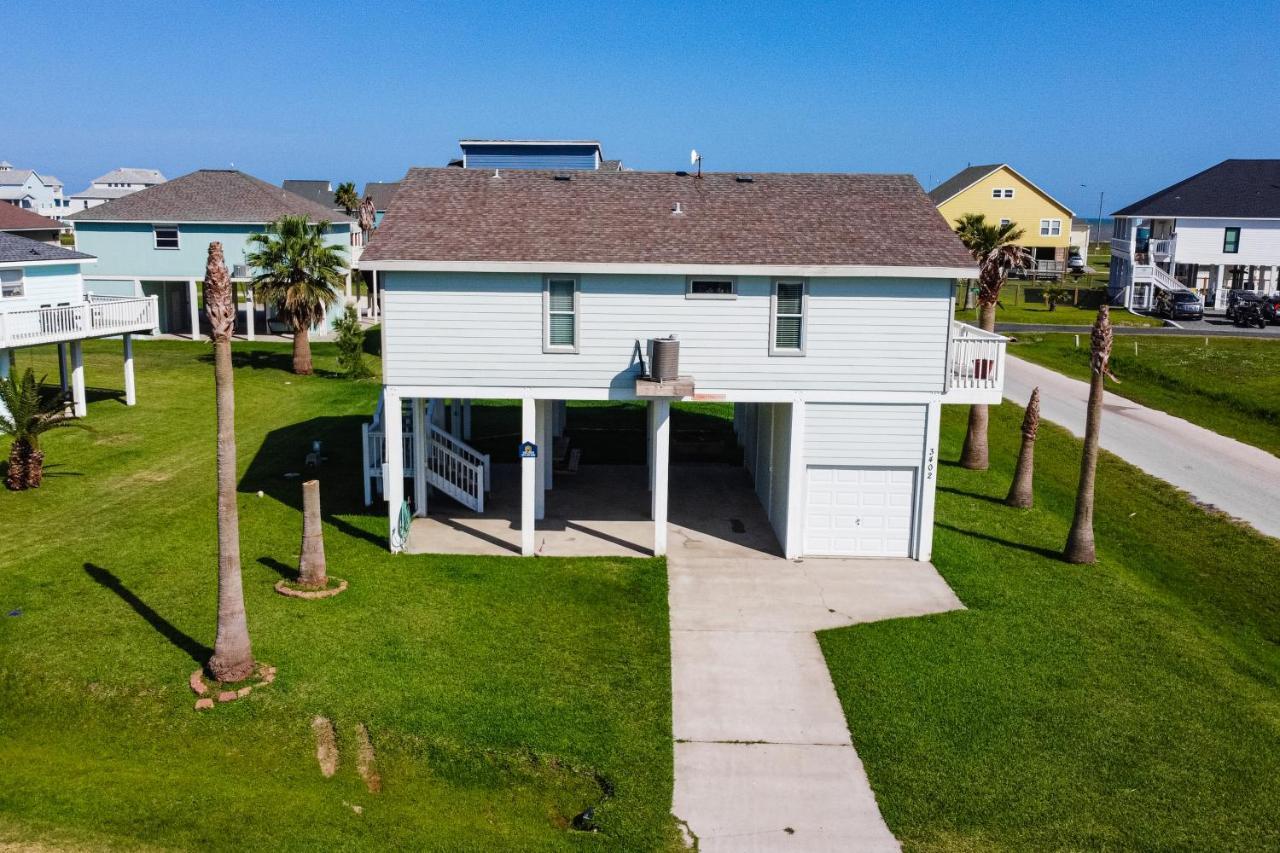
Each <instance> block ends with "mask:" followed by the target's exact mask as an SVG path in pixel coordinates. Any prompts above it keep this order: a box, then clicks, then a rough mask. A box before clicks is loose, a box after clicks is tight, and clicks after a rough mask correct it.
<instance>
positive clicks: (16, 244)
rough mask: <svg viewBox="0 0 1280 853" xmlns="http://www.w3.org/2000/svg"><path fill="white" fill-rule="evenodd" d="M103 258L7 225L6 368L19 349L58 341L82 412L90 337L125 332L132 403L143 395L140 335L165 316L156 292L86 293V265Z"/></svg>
mask: <svg viewBox="0 0 1280 853" xmlns="http://www.w3.org/2000/svg"><path fill="white" fill-rule="evenodd" d="M95 260H96V258H94V257H93V256H92V255H86V254H83V253H81V252H73V251H71V250H70V249H65V248H63V247H61V246H50V245H48V244H47V243H39V242H37V241H35V240H29V239H27V238H26V237H20V236H18V235H16V234H9V233H6V232H0V376H8V375H9V371H10V369H11V366H12V361H13V351H14V350H17V349H21V348H23V347H32V346H41V345H45V344H57V345H58V366H59V370H60V373H61V380H62V386H63V389H64V390H67V389H68V388H69V390H70V391H71V395H72V402H73V406H74V410H75V413H76V415H77V416H78V417H83V416H84V415H85V414H86V412H87V411H88V409H87V405H86V399H85V386H84V353H83V349H82V345H83V342H84V341H85V340H87V339H89V338H107V337H117V336H119V337H120V338H121V339H122V342H123V346H124V395H125V403H126V404H127V405H130V406H132V405H133V404H134V402H135V400H136V394H135V390H134V378H133V335H134V334H135V333H138V332H148V333H149V332H152V331H154V330H155V328H156V324H157V316H158V314H157V310H156V301H155V298H154V297H152V298H136V299H131V298H125V297H116V296H97V295H93V294H88V293H86V292H85V288H84V278H83V276H82V275H81V272H80V268H81V267H82V266H83V265H85V264H92V263H94V261H95ZM68 354H69V355H70V361H71V365H70V369H69V370H68V367H67V356H68Z"/></svg>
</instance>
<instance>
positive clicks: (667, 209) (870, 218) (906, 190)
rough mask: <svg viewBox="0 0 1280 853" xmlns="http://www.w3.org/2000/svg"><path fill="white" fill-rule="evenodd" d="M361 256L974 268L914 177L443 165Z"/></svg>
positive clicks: (398, 207)
mask: <svg viewBox="0 0 1280 853" xmlns="http://www.w3.org/2000/svg"><path fill="white" fill-rule="evenodd" d="M566 176H568V178H569V179H568V180H563V178H564V177H566ZM558 178H560V179H558ZM677 203H679V205H680V212H679V213H673V207H674V206H675V205H676V204H677ZM362 258H363V259H364V260H367V261H391V260H411V261H417V260H421V261H448V262H454V261H500V262H558V263H622V264H628V263H629V264H644V263H677V264H734V265H748V264H750V265H771V266H806V265H808V266H812V265H821V266H903V267H949V268H954V267H972V266H973V265H974V264H973V258H972V256H970V254H969V253H968V252H967V251H966V250H965V248H964V247H963V246H962V245H961V244H960V241H959V240H958V239H957V238H956V235H955V234H954V232H952V230H951V229H950V228H949V227H947V224H946V222H944V221H943V219H942V217H941V215H939V213H938V211H937V209H936V208H935V207H934V205H933V203H932V202H931V201H930V200H929V197H928V196H927V195H925V193H924V191H923V190H922V189H921V188H920V184H919V183H917V182H916V180H915V178H913V177H911V176H910V175H863V174H782V173H766V174H750V175H747V174H741V173H738V174H734V173H704V174H703V176H702V177H701V178H698V177H694V176H692V175H686V174H683V173H670V172H600V171H575V172H572V173H568V172H566V173H555V172H546V171H525V170H503V171H501V172H500V173H499V176H498V177H494V173H493V172H492V171H489V170H471V169H450V168H414V169H411V170H410V171H409V174H408V175H406V176H405V179H404V181H402V182H401V184H400V189H399V191H398V192H397V194H396V203H395V205H394V207H393V208H392V209H391V210H390V212H389V213H388V214H387V216H386V219H385V220H383V223H382V225H381V226H380V227H379V228H378V230H377V232H376V233H375V234H374V236H373V238H372V240H371V241H370V243H369V245H368V246H367V247H366V249H365V251H364V254H363V256H362Z"/></svg>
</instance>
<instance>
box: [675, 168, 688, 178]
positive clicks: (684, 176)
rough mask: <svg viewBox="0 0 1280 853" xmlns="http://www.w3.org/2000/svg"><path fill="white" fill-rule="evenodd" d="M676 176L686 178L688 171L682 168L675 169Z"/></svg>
mask: <svg viewBox="0 0 1280 853" xmlns="http://www.w3.org/2000/svg"><path fill="white" fill-rule="evenodd" d="M676 177H677V178H687V177H689V173H688V172H686V171H685V170H684V169H679V170H677V171H676Z"/></svg>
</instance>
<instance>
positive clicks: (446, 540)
mask: <svg viewBox="0 0 1280 853" xmlns="http://www.w3.org/2000/svg"><path fill="white" fill-rule="evenodd" d="M495 210H503V211H517V212H518V213H513V214H511V215H504V216H494V215H493V213H492V211H495ZM361 265H362V267H363V268H365V269H370V270H372V271H374V274H375V275H376V276H377V279H378V288H379V291H380V292H381V293H382V295H383V296H382V311H383V315H382V321H383V325H382V335H383V348H382V351H383V365H384V388H383V396H382V402H381V403H380V405H379V410H378V413H377V414H376V415H375V417H374V420H373V421H372V422H371V423H369V424H367V425H366V426H365V435H364V451H365V474H366V500H367V501H368V502H370V503H372V502H373V500H374V499H375V498H376V497H381V499H382V500H383V501H384V502H385V505H386V509H387V520H388V537H389V545H390V547H391V548H392V550H395V551H402V550H413V551H436V552H440V551H444V552H464V553H517V552H518V553H520V554H523V555H535V554H562V553H563V554H618V553H628V554H631V553H635V554H646V553H648V554H656V555H662V554H665V553H667V551H668V549H669V548H671V547H672V546H673V542H674V541H675V540H676V539H677V537H686V536H687V533H686V531H692V532H693V534H694V537H695V538H697V537H698V536H699V535H700V534H710V535H712V536H714V537H715V538H716V539H717V540H718V541H722V542H724V543H726V546H727V547H735V546H736V545H741V544H742V543H740V542H735V536H743V534H735V527H734V525H732V524H731V519H734V518H738V519H739V520H742V516H743V514H744V512H745V511H744V510H741V501H742V500H743V499H749V501H750V503H751V505H752V506H753V507H754V508H755V510H756V512H757V513H758V516H759V518H760V519H762V522H761V524H760V526H761V527H766V528H767V530H768V536H767V537H761V536H760V531H759V530H751V531H750V533H749V536H748V538H749V537H754V538H753V539H751V543H750V545H749V546H744V547H749V548H750V549H756V551H757V553H759V552H763V553H765V554H768V553H777V554H780V555H783V556H785V557H788V558H798V557H801V556H832V557H899V558H908V559H915V560H928V559H929V556H930V553H931V548H932V526H933V506H934V495H935V479H936V478H935V473H936V466H937V452H938V450H937V447H938V428H939V418H940V413H941V406H942V405H943V404H946V403H974V402H989V403H998V402H999V401H1000V397H1001V388H1002V384H1003V362H1004V350H1005V339H1004V338H1001V337H1000V336H998V335H992V334H988V333H985V332H982V331H980V330H978V329H975V328H973V327H970V326H966V325H965V324H962V323H956V322H954V321H953V320H952V309H953V305H952V294H953V292H954V283H955V280H956V279H959V278H973V277H975V276H976V270H975V269H974V267H973V262H972V258H971V257H970V256H969V254H968V253H967V252H966V251H965V249H964V248H963V246H961V244H960V242H959V240H958V239H957V238H956V236H955V235H954V233H952V231H951V229H950V228H949V227H948V225H947V223H946V222H945V221H944V220H943V218H942V217H941V215H939V213H938V212H937V210H936V209H935V207H934V205H933V203H932V202H931V201H930V199H929V198H928V197H927V196H926V195H925V194H924V192H923V191H922V189H921V188H920V186H919V184H918V183H917V182H916V181H915V180H914V179H913V178H911V177H910V176H905V175H860V174H758V173H757V174H718V173H716V174H712V173H707V174H702V175H701V176H698V175H692V174H687V173H683V172H677V173H658V172H607V171H598V170H597V171H592V170H586V171H573V172H570V171H568V170H564V171H558V170H557V171H537V170H519V169H511V170H506V171H495V172H489V171H482V170H472V169H457V168H453V169H449V168H439V169H432V168H421V169H412V170H411V171H410V172H409V173H408V175H406V177H405V179H404V180H403V181H402V182H401V183H400V187H399V189H398V191H397V195H396V200H395V204H394V205H393V206H392V207H391V209H390V210H389V211H388V213H387V215H386V218H385V219H384V221H383V223H382V226H381V227H380V228H379V229H378V230H377V232H375V234H374V236H373V238H372V239H371V241H370V242H369V244H368V246H367V247H366V248H365V251H364V255H363V258H362V262H361ZM672 340H674V342H676V343H678V355H677V356H676V357H675V358H674V359H670V358H668V357H667V355H668V353H667V351H668V350H670V349H673V347H672V346H671V344H670V343H669V342H670V341H672ZM655 354H656V355H657V356H658V357H657V358H655ZM503 400H506V401H513V405H515V406H518V411H519V415H518V417H516V416H514V414H513V415H512V426H511V434H510V435H509V436H508V437H507V438H506V439H505V440H504V441H503V442H501V443H498V444H495V445H491V446H490V447H489V449H487V450H486V449H483V448H481V447H479V446H477V445H476V444H473V442H475V441H477V439H476V438H475V437H474V436H473V433H474V428H473V424H472V423H471V421H472V418H473V415H474V413H475V412H476V411H477V410H478V409H479V404H480V403H481V402H482V401H483V402H486V403H491V402H493V401H503ZM569 401H581V402H584V403H604V402H607V401H613V402H623V403H629V404H631V405H632V406H633V407H640V408H641V409H642V415H641V416H640V417H641V421H640V423H641V424H642V426H641V427H640V428H639V430H638V431H637V432H638V434H633V435H632V437H631V438H630V439H628V438H627V437H626V436H625V435H624V434H622V433H619V434H618V436H617V440H616V444H617V445H618V446H619V447H621V445H622V443H623V442H625V441H632V442H636V441H638V442H639V444H635V445H634V447H635V448H636V449H634V452H633V453H632V457H631V458H633V459H634V464H633V466H632V467H631V468H630V469H614V470H599V469H595V468H594V467H593V466H594V465H596V464H599V463H601V462H603V461H606V460H607V459H609V458H612V457H615V456H616V454H614V453H613V452H612V450H613V449H614V448H613V447H611V446H609V445H606V446H605V449H604V452H602V450H601V446H600V445H599V444H596V446H595V447H594V448H592V447H587V446H575V443H576V442H575V440H574V438H573V435H574V422H575V419H577V418H578V417H579V416H580V413H579V410H578V409H577V408H575V407H570V406H568V405H567V403H568V402H569ZM675 402H679V403H680V404H681V406H684V405H686V404H696V403H717V404H720V405H721V406H724V407H732V431H733V435H734V440H733V443H734V444H735V445H736V447H737V451H736V454H737V455H736V457H735V460H736V464H729V463H721V465H720V466H719V467H714V468H711V467H707V468H704V470H701V471H699V470H697V469H690V470H686V469H685V468H684V467H683V466H673V465H672V464H671V459H672V453H673V441H672V406H673V403H675ZM566 439H567V440H566ZM640 447H642V448H643V450H640V449H638V448H640ZM557 469H559V470H557ZM569 471H573V472H575V473H568V472H569ZM562 472H563V473H562ZM717 483H719V484H720V485H719V486H717V485H715V484H717ZM730 487H732V488H730ZM706 489H711V490H712V491H713V492H717V491H718V492H719V493H720V494H722V495H730V497H727V498H722V500H723V501H724V503H725V506H726V507H733V509H732V511H731V512H729V511H718V510H717V509H716V508H715V507H714V506H703V505H697V506H692V507H690V506H687V505H684V504H682V503H681V502H682V501H686V500H688V499H689V496H690V495H693V496H694V501H695V503H698V501H699V500H700V499H699V498H698V497H697V496H698V495H699V494H701V493H702V492H703V491H704V490H706ZM703 499H705V494H704V495H703ZM681 541H682V542H683V541H684V540H683V539H682V540H681ZM744 541H745V540H744Z"/></svg>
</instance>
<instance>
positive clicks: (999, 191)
mask: <svg viewBox="0 0 1280 853" xmlns="http://www.w3.org/2000/svg"><path fill="white" fill-rule="evenodd" d="M991 197H992V198H1013V188H1012V187H996V188H995V189H993V190H992V191H991Z"/></svg>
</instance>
